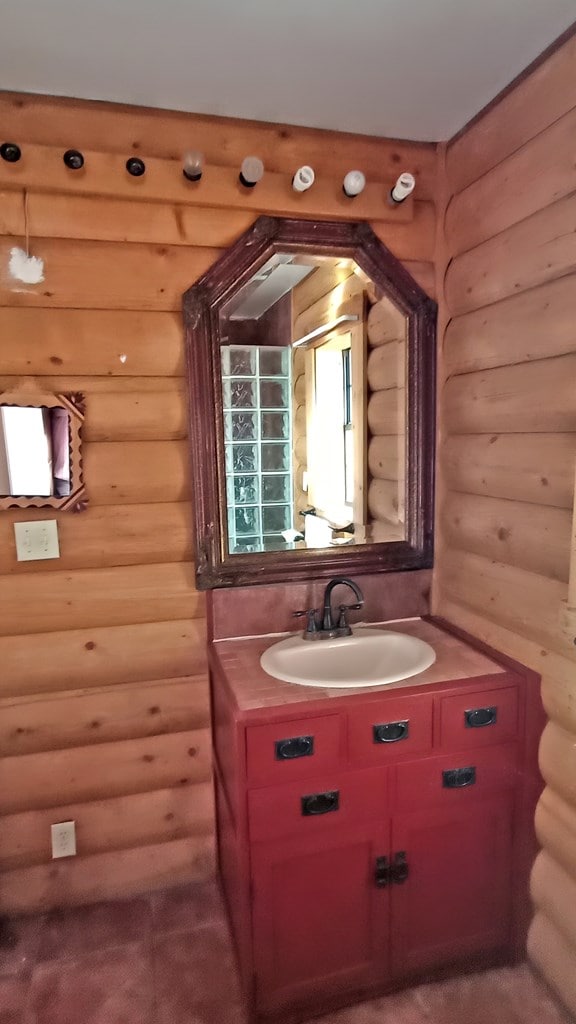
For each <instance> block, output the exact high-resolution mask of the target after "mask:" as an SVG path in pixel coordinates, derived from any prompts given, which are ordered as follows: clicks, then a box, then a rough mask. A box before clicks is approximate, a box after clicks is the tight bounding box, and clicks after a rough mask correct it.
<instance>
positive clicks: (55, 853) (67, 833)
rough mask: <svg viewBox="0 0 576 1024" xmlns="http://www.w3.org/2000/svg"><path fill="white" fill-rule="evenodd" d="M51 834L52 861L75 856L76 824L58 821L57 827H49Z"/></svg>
mask: <svg viewBox="0 0 576 1024" xmlns="http://www.w3.org/2000/svg"><path fill="white" fill-rule="evenodd" d="M50 831H51V833H52V860H56V858H57V857H75V856H76V822H75V821H60V822H58V824H57V825H51V826H50Z"/></svg>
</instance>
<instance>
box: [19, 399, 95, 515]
mask: <svg viewBox="0 0 576 1024" xmlns="http://www.w3.org/2000/svg"><path fill="white" fill-rule="evenodd" d="M83 421H84V396H83V395H81V394H78V393H77V394H71V395H55V394H46V393H43V392H42V391H41V390H40V389H39V388H38V386H37V385H36V384H35V382H34V381H32V380H26V381H23V382H22V383H21V384H20V385H19V386H18V388H17V389H16V390H14V391H10V392H8V391H6V392H4V393H3V394H0V509H7V508H34V507H36V508H37V507H49V508H55V509H71V510H73V511H81V510H82V509H83V508H85V506H86V495H85V490H84V485H83V480H82V452H81V428H82V423H83Z"/></svg>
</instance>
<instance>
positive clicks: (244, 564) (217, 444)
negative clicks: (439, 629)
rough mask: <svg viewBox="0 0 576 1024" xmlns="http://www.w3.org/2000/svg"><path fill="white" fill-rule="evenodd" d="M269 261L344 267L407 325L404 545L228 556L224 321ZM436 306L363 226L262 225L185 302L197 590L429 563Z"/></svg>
mask: <svg viewBox="0 0 576 1024" xmlns="http://www.w3.org/2000/svg"><path fill="white" fill-rule="evenodd" d="M275 253H294V254H295V255H296V254H301V255H302V254H308V255H315V256H320V257H322V256H326V257H337V258H342V259H344V258H348V259H352V260H354V261H355V262H356V264H357V265H358V267H359V268H360V269H361V270H362V271H364V273H365V274H366V275H367V276H368V277H369V278H370V279H371V281H372V282H373V284H374V286H375V288H376V289H377V291H378V292H379V293H380V294H381V296H386V297H387V298H389V299H390V300H391V302H392V303H394V305H396V306H397V307H398V308H399V309H400V310H401V311H402V312H403V313H404V314H405V315H406V317H407V349H408V372H407V393H408V403H407V404H408V408H407V416H406V432H407V441H406V452H407V467H406V522H405V526H406V539H405V540H402V541H390V542H379V543H366V544H358V545H350V546H341V547H338V548H329V549H326V548H322V549H319V548H304V549H298V550H287V551H268V552H250V553H241V554H229V552H228V548H227V533H228V526H227V502H226V472H225V462H224V422H223V395H222V380H221V356H220V312H221V310H222V309H223V307H224V306H225V305H226V303H227V302H229V301H230V299H231V298H232V297H233V295H234V293H235V292H236V291H237V290H238V289H239V288H241V287H242V286H243V285H245V284H246V283H247V282H248V281H249V280H250V278H251V277H252V275H253V274H254V273H255V271H256V270H257V269H258V268H259V267H260V266H261V265H262V264H264V263H265V262H266V261H267V260H269V259H270V258H271V257H272V256H273V255H274V254H275ZM436 310H437V307H436V303H435V302H434V301H433V300H432V299H431V298H430V297H429V296H428V295H427V294H426V293H425V292H424V291H423V289H422V288H421V287H420V285H418V284H417V282H416V281H415V280H414V278H413V277H412V276H411V274H409V272H408V271H407V270H406V269H405V267H404V266H403V265H402V264H401V263H400V261H399V260H398V259H397V258H396V257H395V256H393V254H392V253H391V252H390V251H389V249H387V248H386V246H385V245H384V244H383V243H382V242H381V241H380V239H379V238H378V237H377V236H376V235H375V233H374V232H373V231H372V229H371V228H370V227H369V225H368V224H366V223H363V222H360V223H354V222H334V221H314V220H291V219H283V218H278V217H260V218H259V219H258V220H257V221H256V222H255V223H254V225H253V226H252V227H251V228H250V229H249V230H248V231H247V232H245V233H244V234H243V235H242V236H241V237H240V238H239V239H238V241H237V242H236V243H235V244H234V245H232V246H231V247H230V248H229V249H227V250H226V252H224V253H223V255H222V256H221V257H220V259H219V260H217V262H216V263H214V264H213V266H212V267H211V268H210V269H209V270H208V271H207V272H206V273H205V274H204V275H203V276H202V277H201V278H200V279H199V280H198V281H197V282H196V283H195V284H193V285H192V286H191V287H190V288H189V289H188V290H187V291H186V292H185V294H184V297H183V313H184V324H185V330H186V362H187V374H188V376H187V391H188V411H189V428H190V430H189V433H190V449H191V457H192V464H191V469H192V487H193V496H194V540H195V553H196V584H197V586H198V589H199V590H210V589H213V588H216V587H232V586H244V585H250V584H256V583H276V582H287V581H294V582H296V581H299V580H305V579H309V578H310V577H316V578H324V577H330V576H334V575H336V574H338V575H342V574H346V575H350V574H352V573H362V572H398V571H402V570H409V569H426V568H430V567H431V565H432V562H433V521H434V449H435V436H434V431H435V390H436V384H435V378H436V372H435V371H436Z"/></svg>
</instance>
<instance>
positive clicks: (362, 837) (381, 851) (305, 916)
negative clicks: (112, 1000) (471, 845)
mask: <svg viewBox="0 0 576 1024" xmlns="http://www.w3.org/2000/svg"><path fill="white" fill-rule="evenodd" d="M339 832H340V834H338V833H339ZM389 842H390V834H389V828H388V827H387V826H385V827H382V828H381V829H380V828H379V827H376V828H374V827H371V828H369V827H366V826H364V827H363V826H361V825H359V826H355V827H354V829H351V830H350V831H347V832H345V833H344V834H342V832H341V831H340V830H334V829H331V832H330V835H324V836H323V837H322V839H321V840H320V839H318V838H316V839H315V840H312V839H304V840H294V839H289V840H276V841H274V842H267V843H260V844H256V845H255V846H254V847H253V851H252V865H253V870H252V878H253V922H254V931H253V937H254V961H255V966H256V990H257V1003H258V1006H259V1008H260V1009H263V1010H264V1009H265V1010H268V1011H269V1010H273V1009H279V1008H281V1007H292V1006H293V1007H295V1008H304V1009H307V1008H308V1007H310V1008H311V1009H312V1008H314V1007H315V1006H316V1005H318V1006H321V1005H322V1003H323V1002H324V1003H326V1001H327V1000H329V999H333V1000H336V1001H337V998H338V994H339V993H340V992H342V993H344V992H346V993H348V992H349V993H358V994H359V995H361V994H362V992H363V991H364V990H368V989H369V988H370V987H371V986H372V985H373V984H374V983H375V982H376V981H377V980H378V979H381V978H382V977H384V976H386V974H387V972H388V960H387V938H388V924H389V922H388V913H389V902H388V888H381V887H379V886H378V885H377V884H376V866H377V865H376V859H377V858H379V857H382V856H387V855H388V850H389Z"/></svg>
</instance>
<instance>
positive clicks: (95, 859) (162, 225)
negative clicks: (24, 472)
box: [0, 94, 436, 912]
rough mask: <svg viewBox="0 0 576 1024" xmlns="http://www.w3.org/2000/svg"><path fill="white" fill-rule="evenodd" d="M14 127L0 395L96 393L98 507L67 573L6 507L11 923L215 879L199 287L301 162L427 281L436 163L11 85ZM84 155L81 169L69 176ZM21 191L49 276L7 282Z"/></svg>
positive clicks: (1, 618)
mask: <svg viewBox="0 0 576 1024" xmlns="http://www.w3.org/2000/svg"><path fill="white" fill-rule="evenodd" d="M0 122H1V123H2V133H3V137H5V138H7V139H13V140H14V141H16V142H18V143H19V144H20V145H21V147H22V149H23V159H22V161H21V164H20V165H14V166H12V167H11V166H9V165H8V164H5V163H4V162H3V161H2V164H3V166H2V167H1V168H0V268H1V269H0V337H1V343H0V344H1V348H0V353H1V354H0V388H1V389H7V388H10V387H12V386H13V385H14V382H15V381H16V380H17V379H18V378H19V377H21V376H23V375H34V376H35V377H37V378H39V379H40V382H41V384H42V387H43V388H44V389H56V390H58V391H67V390H81V391H84V392H85V393H86V396H87V416H86V430H85V440H86V444H85V461H84V468H85V479H86V485H87V490H88V494H89V499H90V504H89V507H88V510H87V511H86V512H85V513H83V514H81V515H71V514H69V513H65V514H58V513H57V514H56V518H57V519H58V526H59V533H60V547H61V558H60V559H59V560H57V561H42V562H25V563H18V562H17V561H16V558H15V547H14V535H13V524H14V523H15V522H18V521H23V520H28V519H43V518H46V512H44V511H42V510H40V511H36V510H35V511H31V512H27V511H17V512H16V511H14V512H12V511H11V512H3V513H2V514H1V515H0V665H1V666H2V670H1V676H0V756H1V758H2V760H1V761H0V870H1V871H2V877H1V882H0V911H5V912H13V911H31V910H34V909H36V908H45V907H50V906H55V905H62V904H66V903H75V902H82V901H90V900H96V899H102V898H107V897H111V896H114V895H120V894H126V893H128V892H135V891H139V890H144V889H146V888H150V887H154V886H161V885H165V884H170V883H174V882H178V881H184V880H189V879H195V878H202V877H204V876H206V875H207V874H209V873H210V872H211V871H212V870H213V823H212V795H211V783H210V757H209V748H210V739H209V711H208V691H207V676H206V659H205V609H204V599H203V597H202V595H200V594H198V593H196V591H195V589H194V575H193V565H192V562H193V551H192V549H191V529H190V521H191V508H192V500H193V495H192V494H191V491H190V480H189V473H188V462H187V460H188V446H187V439H186V407H185V397H184V354H183V342H182V338H183V332H182V324H181V319H180V300H181V294H182V292H183V291H184V290H185V289H186V288H188V287H189V286H190V285H191V284H192V283H193V281H194V280H195V279H196V278H197V277H198V275H199V274H201V273H202V272H203V271H204V270H205V269H206V268H207V267H209V266H210V265H211V263H212V262H213V261H214V260H215V258H216V257H217V256H218V254H219V253H220V252H221V251H222V250H223V249H224V248H226V247H227V246H228V245H230V244H231V242H233V241H234V240H235V239H236V238H237V237H238V236H239V235H240V234H241V233H242V232H243V231H245V230H246V229H247V228H248V227H249V226H250V224H251V223H252V222H253V221H254V219H255V217H256V216H257V215H258V214H259V213H261V212H268V213H272V214H276V213H281V212H286V211H288V212H292V213H294V212H297V210H298V209H299V207H297V206H296V205H295V204H296V201H297V197H295V193H293V192H292V191H291V188H290V181H291V178H292V174H293V173H294V170H295V169H296V168H297V167H298V166H300V165H301V164H303V163H310V164H312V165H313V166H314V167H315V169H316V174H317V178H318V181H319V183H321V187H320V188H319V189H318V190H316V186H315V188H314V189H312V190H310V193H306V196H307V198H305V199H304V202H303V204H302V205H301V209H302V210H303V211H304V212H305V213H307V215H309V216H315V215H322V216H325V217H326V216H329V217H334V218H337V217H348V218H357V217H358V218H362V217H368V216H369V217H370V220H371V221H372V223H373V226H374V228H375V230H376V232H377V233H378V235H379V236H380V237H381V238H382V239H383V240H384V242H385V243H386V244H387V245H388V246H389V247H390V249H391V250H392V251H393V252H394V253H395V254H396V255H397V256H398V257H399V258H400V259H402V260H403V261H405V262H406V264H407V266H408V267H409V269H410V270H411V271H412V272H413V273H414V275H415V276H417V277H418V279H419V280H420V281H421V282H422V283H423V284H424V286H425V287H426V286H428V287H429V288H430V289H432V288H433V285H434V268H433V259H434V244H435V209H434V197H435V192H436V151H435V148H434V147H433V146H429V145H417V144H411V143H407V144H406V143H402V144H400V143H395V142H390V141H387V140H380V139H374V138H359V137H358V138H356V137H352V136H345V135H337V134H332V133H323V132H316V131H309V130H305V129H292V128H286V127H282V126H272V125H263V124H251V123H245V122H234V121H225V120H219V119H212V118H207V117H194V116H188V115H184V114H172V113H164V112H159V111H145V110H140V109H130V108H121V107H112V106H110V105H106V104H97V103H80V102H73V101H65V100H52V99H47V98H42V97H30V96H10V95H7V94H4V95H2V96H0ZM191 143H193V144H194V146H195V147H197V148H199V149H202V150H203V151H204V153H205V155H206V160H207V164H208V165H209V166H208V170H207V172H206V175H205V180H204V181H203V182H202V183H201V185H200V186H193V187H191V188H188V187H187V186H186V184H185V183H184V182H183V179H182V174H181V169H180V163H179V160H180V154H181V152H182V150H183V149H185V148H186V147H187V146H189V145H190V144H191ZM70 146H74V147H76V148H79V149H81V150H82V151H84V153H85V155H86V157H87V159H86V167H85V170H84V171H82V172H72V171H68V170H66V168H65V167H64V165H63V164H62V159H61V155H62V152H63V151H64V150H65V149H67V148H69V147H70ZM251 152H255V153H258V154H260V155H261V156H262V158H263V159H264V161H265V164H266V167H267V178H268V180H267V182H266V185H265V187H264V182H263V183H262V186H259V187H258V188H257V189H255V190H254V192H253V193H250V195H248V194H247V193H246V192H245V190H242V189H241V188H240V187H239V186H238V184H237V170H238V167H239V165H240V162H241V160H242V159H243V157H244V156H246V155H247V154H248V153H251ZM133 154H138V155H140V156H142V157H143V158H144V159H145V160H146V162H147V166H148V172H147V175H146V177H145V179H143V182H142V183H140V184H139V182H138V181H137V180H136V179H131V178H129V176H128V175H127V174H126V171H125V169H124V163H125V160H126V158H127V157H128V156H130V155H133ZM352 164H358V165H359V166H361V167H362V168H363V169H364V170H365V172H366V174H367V176H368V177H369V179H370V181H371V187H370V189H369V190H367V193H366V196H365V198H364V199H362V201H361V202H359V203H356V202H355V203H351V202H350V201H348V200H345V198H344V197H342V192H341V179H342V176H343V175H344V173H345V172H346V171H348V170H349V169H350V166H351V165H352ZM404 167H406V168H407V169H410V170H412V171H414V172H415V173H416V177H417V181H418V185H417V192H416V196H417V199H416V201H415V203H414V204H408V205H407V207H406V209H404V210H402V209H401V210H400V211H390V208H389V207H388V206H387V204H386V188H387V185H389V184H390V182H391V181H392V180H394V178H395V177H396V175H397V173H398V171H399V170H402V169H403V168H404ZM24 189H26V190H27V193H28V218H29V229H30V237H31V251H32V252H33V253H34V254H36V255H39V256H42V257H43V258H44V260H45V275H46V280H45V281H44V283H43V284H41V285H39V286H26V285H19V284H17V283H16V282H14V281H13V280H11V279H10V278H9V277H8V274H7V270H6V267H7V255H8V252H9V250H10V248H11V247H12V246H13V245H15V244H16V245H22V244H23V236H24V231H25V225H24V215H23V211H24V202H23V199H24ZM360 198H362V197H360ZM397 213H398V215H396V214H397ZM50 517H52V516H50ZM240 599H241V598H239V600H240ZM70 818H73V819H74V820H75V821H76V824H77V839H78V856H77V857H76V858H73V859H69V860H61V861H57V862H52V861H51V859H50V849H49V838H50V828H49V826H50V824H51V823H52V822H57V821H62V820H68V819H70Z"/></svg>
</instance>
